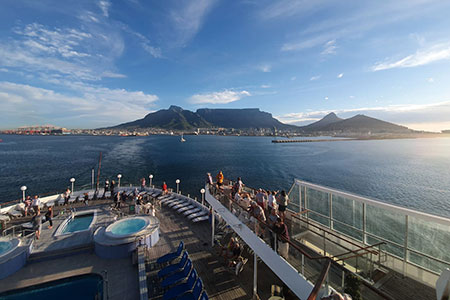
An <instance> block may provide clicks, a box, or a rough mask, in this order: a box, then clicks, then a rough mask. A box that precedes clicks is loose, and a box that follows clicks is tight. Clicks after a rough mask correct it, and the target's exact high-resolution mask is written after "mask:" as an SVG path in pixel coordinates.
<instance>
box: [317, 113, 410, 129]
mask: <svg viewBox="0 0 450 300" xmlns="http://www.w3.org/2000/svg"><path fill="white" fill-rule="evenodd" d="M320 131H340V132H358V133H367V132H371V133H411V132H414V131H413V130H411V129H408V128H407V127H404V126H400V125H396V124H393V123H389V122H386V121H382V120H378V119H375V118H371V117H368V116H365V115H356V116H354V117H351V118H348V119H345V120H341V121H337V122H333V123H330V124H327V125H325V126H322V127H321V129H320Z"/></svg>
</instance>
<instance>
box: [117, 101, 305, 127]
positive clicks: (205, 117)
mask: <svg viewBox="0 0 450 300" xmlns="http://www.w3.org/2000/svg"><path fill="white" fill-rule="evenodd" d="M212 127H221V128H236V129H250V128H269V129H273V128H277V129H292V130H295V129H297V130H298V127H297V126H293V125H287V124H283V123H281V122H280V121H278V120H277V119H275V118H273V117H272V114H270V113H267V112H263V111H260V110H259V109H258V108H244V109H209V108H202V109H198V110H197V111H196V112H192V111H190V110H185V109H182V108H181V107H178V106H174V105H172V106H170V107H169V109H162V110H159V111H157V112H153V113H149V114H148V115H146V116H145V117H144V118H143V119H139V120H136V121H133V122H128V123H123V124H120V125H117V126H114V127H111V128H124V129H125V128H127V129H133V128H162V129H175V130H188V129H196V128H212Z"/></svg>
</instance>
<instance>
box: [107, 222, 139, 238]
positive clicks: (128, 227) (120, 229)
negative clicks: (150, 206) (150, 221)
mask: <svg viewBox="0 0 450 300" xmlns="http://www.w3.org/2000/svg"><path fill="white" fill-rule="evenodd" d="M146 225H147V222H145V220H144V219H130V220H126V221H123V222H120V223H118V224H116V225H114V226H113V227H112V228H111V232H112V233H113V234H115V235H127V234H132V233H136V232H138V231H141V230H142V229H143V228H144V227H145V226H146Z"/></svg>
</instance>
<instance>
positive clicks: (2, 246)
mask: <svg viewBox="0 0 450 300" xmlns="http://www.w3.org/2000/svg"><path fill="white" fill-rule="evenodd" d="M11 248H12V244H11V242H10V241H0V254H2V253H6V252H8V251H9V250H11Z"/></svg>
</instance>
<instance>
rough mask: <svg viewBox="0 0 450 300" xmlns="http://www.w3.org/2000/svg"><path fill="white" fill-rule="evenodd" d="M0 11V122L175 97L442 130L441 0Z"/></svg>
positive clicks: (118, 110) (449, 95) (32, 5)
mask: <svg viewBox="0 0 450 300" xmlns="http://www.w3.org/2000/svg"><path fill="white" fill-rule="evenodd" d="M1 8H2V9H1V10H0V25H1V27H0V120H1V122H0V129H7V128H17V127H20V126H24V125H35V124H40V125H41V124H53V125H56V126H61V127H66V128H97V127H102V126H110V125H117V124H119V123H123V122H127V121H132V120H135V119H138V118H142V117H144V116H145V115H146V114H148V113H149V112H152V111H156V110H159V109H164V108H168V107H169V106H170V105H178V106H181V107H183V108H185V109H189V110H194V111H195V110H196V109H198V108H204V107H208V108H260V109H261V110H263V111H267V112H270V113H272V114H273V115H274V117H276V118H277V119H279V120H280V121H282V122H285V123H291V124H296V125H305V124H308V123H312V122H314V121H317V120H319V119H320V118H322V117H323V116H325V115H326V114H328V113H329V112H335V113H336V114H337V115H338V116H340V117H342V118H348V117H351V116H354V115H356V114H365V115H368V116H371V117H375V118H379V119H382V120H385V121H389V122H393V123H396V124H401V125H404V126H407V127H409V128H412V129H416V130H427V131H440V130H445V129H450V19H449V18H448V11H450V2H445V1H437V0H398V1H392V2H385V3H380V2H373V1H356V0H353V1H346V2H342V1H329V0H319V1H305V0H280V1H275V2H274V1H266V0H261V1H254V0H245V1H223V0H222V1H219V0H198V1H175V0H168V1H161V2H159V1H142V0H122V1H109V0H97V1H87V0H80V1H75V2H73V1H49V0H41V1H25V0H22V1H20V0H15V1H13V0H4V1H2V4H1Z"/></svg>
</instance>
